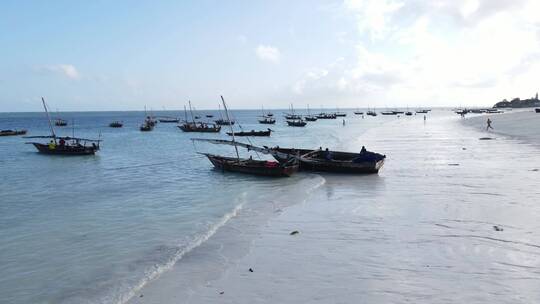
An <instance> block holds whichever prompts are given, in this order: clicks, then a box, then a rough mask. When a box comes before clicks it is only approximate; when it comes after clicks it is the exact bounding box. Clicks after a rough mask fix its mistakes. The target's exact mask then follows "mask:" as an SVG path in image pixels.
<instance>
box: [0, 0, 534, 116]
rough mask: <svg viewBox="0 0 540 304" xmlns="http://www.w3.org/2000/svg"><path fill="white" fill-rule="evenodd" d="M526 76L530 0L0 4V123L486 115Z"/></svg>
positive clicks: (526, 89)
mask: <svg viewBox="0 0 540 304" xmlns="http://www.w3.org/2000/svg"><path fill="white" fill-rule="evenodd" d="M539 75H540V1H537V0H343V1H337V0H335V1H329V0H328V1H323V0H321V1H315V0H297V1H285V0H275V1H260V0H254V1H244V0H238V1H235V0H230V1H219V0H215V1H207V0H199V1H179V0H178V1H167V0H162V1H127V0H116V1H108V0H95V1H61V0H53V1H38V0H36V1H11V0H4V1H2V2H0V112H12V111H40V110H41V104H40V98H41V96H43V97H45V98H46V100H47V103H48V104H49V106H50V107H51V108H52V109H60V110H61V111H91V110H94V111H107V110H143V108H144V106H145V105H146V106H147V107H148V108H153V109H154V110H162V109H168V110H174V109H182V108H183V106H184V105H185V104H186V103H187V101H188V100H191V102H192V103H193V105H194V106H195V107H197V108H198V109H212V108H217V105H218V103H219V101H220V99H219V96H220V95H223V96H224V97H225V99H226V101H227V103H228V105H229V107H231V108H237V109H240V108H253V109H259V108H261V106H264V107H265V108H287V107H288V106H289V105H290V104H294V106H295V108H305V107H307V105H308V104H309V105H310V107H311V108H319V107H327V108H335V107H340V108H356V107H362V108H363V107H405V106H410V107H423V106H491V105H493V104H494V103H495V102H497V101H500V100H502V99H504V98H506V99H511V98H514V97H521V98H529V97H532V96H534V94H536V92H537V91H540V77H539Z"/></svg>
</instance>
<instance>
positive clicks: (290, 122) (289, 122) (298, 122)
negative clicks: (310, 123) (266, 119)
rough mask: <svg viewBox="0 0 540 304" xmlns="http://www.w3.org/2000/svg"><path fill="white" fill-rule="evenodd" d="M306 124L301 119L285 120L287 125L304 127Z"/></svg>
mask: <svg viewBox="0 0 540 304" xmlns="http://www.w3.org/2000/svg"><path fill="white" fill-rule="evenodd" d="M306 124H307V123H306V122H305V121H303V120H302V119H295V120H287V125H289V127H305V126H306Z"/></svg>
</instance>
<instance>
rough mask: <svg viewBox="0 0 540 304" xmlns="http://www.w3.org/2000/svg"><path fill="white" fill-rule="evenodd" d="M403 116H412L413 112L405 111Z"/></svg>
mask: <svg viewBox="0 0 540 304" xmlns="http://www.w3.org/2000/svg"><path fill="white" fill-rule="evenodd" d="M405 115H407V116H412V115H413V112H410V111H407V112H405Z"/></svg>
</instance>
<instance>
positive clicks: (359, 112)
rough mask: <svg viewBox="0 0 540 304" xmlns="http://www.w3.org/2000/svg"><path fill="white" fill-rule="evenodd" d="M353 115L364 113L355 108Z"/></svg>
mask: <svg viewBox="0 0 540 304" xmlns="http://www.w3.org/2000/svg"><path fill="white" fill-rule="evenodd" d="M354 115H364V112H362V111H360V110H359V109H356V111H354Z"/></svg>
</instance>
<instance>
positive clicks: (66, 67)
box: [39, 64, 80, 79]
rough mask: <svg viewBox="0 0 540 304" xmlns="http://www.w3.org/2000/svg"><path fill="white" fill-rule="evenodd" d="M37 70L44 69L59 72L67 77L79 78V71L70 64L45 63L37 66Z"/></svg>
mask: <svg viewBox="0 0 540 304" xmlns="http://www.w3.org/2000/svg"><path fill="white" fill-rule="evenodd" d="M39 70H44V71H48V72H52V73H56V74H60V75H62V76H65V77H67V78H69V79H79V78H80V74H79V71H77V68H75V66H73V65H71V64H55V65H47V66H43V67H41V68H39Z"/></svg>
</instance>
